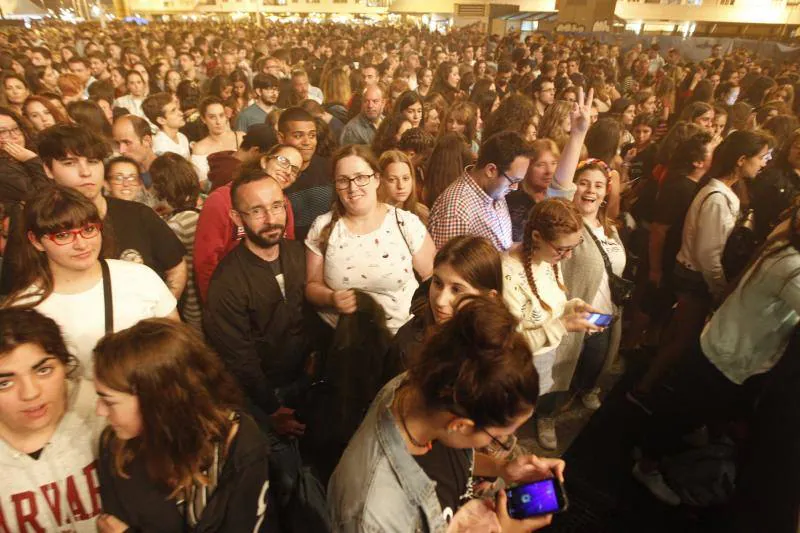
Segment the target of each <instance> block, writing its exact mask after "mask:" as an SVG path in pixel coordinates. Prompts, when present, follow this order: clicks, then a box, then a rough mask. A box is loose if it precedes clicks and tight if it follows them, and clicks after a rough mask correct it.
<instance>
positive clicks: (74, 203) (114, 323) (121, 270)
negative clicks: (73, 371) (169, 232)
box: [6, 185, 178, 375]
mask: <svg viewBox="0 0 800 533" xmlns="http://www.w3.org/2000/svg"><path fill="white" fill-rule="evenodd" d="M23 219H24V232H25V234H26V235H27V240H26V241H25V242H24V244H23V245H22V247H21V249H20V251H19V256H18V257H17V259H18V260H19V265H18V267H17V270H16V272H19V273H20V276H18V277H17V278H16V279H14V285H13V287H12V293H11V295H10V296H9V297H8V300H7V301H6V305H7V306H14V307H24V308H34V309H36V310H37V311H39V312H41V313H42V314H43V315H45V316H48V317H50V318H52V319H53V320H55V321H56V323H57V324H58V325H59V326H60V327H61V330H62V332H63V333H64V338H65V339H66V341H67V344H68V346H69V347H70V351H71V352H72V353H73V354H75V356H76V357H77V358H78V360H79V361H80V362H81V366H82V371H81V372H82V374H83V375H88V372H90V371H91V365H90V360H91V355H92V349H94V346H95V344H97V341H98V340H99V339H100V338H101V337H102V336H103V335H104V334H105V333H107V332H109V331H115V330H122V329H125V328H128V327H130V326H132V325H134V324H135V323H137V322H138V321H139V320H142V319H144V318H150V317H156V316H160V317H170V318H174V319H176V320H177V319H178V313H177V311H176V309H175V305H176V302H175V297H174V296H172V293H171V292H169V289H168V288H167V286H166V285H165V284H164V282H163V281H162V280H161V278H159V277H158V275H157V274H156V273H155V272H153V271H152V270H151V269H150V268H148V267H146V266H144V265H140V264H138V263H132V262H128V261H119V260H113V259H108V260H104V261H101V260H100V259H99V257H100V251H101V248H102V244H103V237H102V235H101V232H102V222H101V220H100V216H99V215H98V214H97V208H96V207H95V206H94V204H93V203H92V202H91V201H90V200H88V199H86V197H84V196H83V195H82V194H81V193H79V192H77V191H75V190H73V189H67V188H66V187H61V186H56V185H52V186H49V187H46V188H44V189H42V190H41V191H39V192H38V193H36V194H35V195H34V196H33V197H32V198H31V199H30V200H28V202H27V203H26V205H25V210H24V215H23ZM106 269H107V270H106Z"/></svg>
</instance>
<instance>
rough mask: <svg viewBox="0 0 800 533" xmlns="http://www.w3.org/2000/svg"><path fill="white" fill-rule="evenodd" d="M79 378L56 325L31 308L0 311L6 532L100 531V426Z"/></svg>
mask: <svg viewBox="0 0 800 533" xmlns="http://www.w3.org/2000/svg"><path fill="white" fill-rule="evenodd" d="M78 374H80V371H79V368H78V361H77V360H76V359H75V357H73V356H72V355H71V354H70V353H69V351H68V350H67V347H66V345H65V344H64V339H63V338H62V337H61V332H60V331H59V328H58V324H56V323H55V322H54V321H53V320H52V319H50V318H47V317H45V316H44V315H42V314H40V313H38V312H37V311H34V310H32V309H13V308H11V309H0V376H2V377H0V391H2V401H0V464H1V465H2V466H0V475H2V476H3V483H2V484H1V485H0V509H3V510H4V515H3V517H4V518H3V529H4V530H6V531H33V530H36V531H65V530H69V531H77V532H80V533H93V532H95V531H97V527H96V526H95V522H96V519H97V516H98V515H99V514H100V491H99V490H98V489H99V487H98V485H97V480H96V475H97V469H96V468H97V467H96V456H95V450H96V448H97V440H98V437H99V435H100V431H102V428H103V427H104V426H105V422H104V421H103V420H102V419H101V418H100V417H98V416H96V415H95V412H94V411H95V406H94V403H95V394H94V388H93V387H92V384H91V383H90V382H88V381H86V380H82V379H79V378H78V377H77V376H78ZM42 487H44V489H43V488H42ZM49 487H53V488H54V490H53V491H50V490H46V489H48V488H49ZM59 487H62V490H58V489H59ZM15 509H16V512H14V510H15ZM23 509H27V510H28V512H25V511H24V510H23ZM65 528H68V529H65Z"/></svg>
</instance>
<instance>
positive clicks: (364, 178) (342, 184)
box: [333, 174, 375, 191]
mask: <svg viewBox="0 0 800 533" xmlns="http://www.w3.org/2000/svg"><path fill="white" fill-rule="evenodd" d="M373 176H375V174H358V175H356V176H353V177H352V178H348V177H347V176H339V177H338V178H336V179H335V180H333V183H334V186H335V187H336V190H338V191H344V190H346V189H349V188H350V184H351V183H355V184H356V186H357V187H364V186H365V185H366V184H367V183H369V180H371V179H372V177H373Z"/></svg>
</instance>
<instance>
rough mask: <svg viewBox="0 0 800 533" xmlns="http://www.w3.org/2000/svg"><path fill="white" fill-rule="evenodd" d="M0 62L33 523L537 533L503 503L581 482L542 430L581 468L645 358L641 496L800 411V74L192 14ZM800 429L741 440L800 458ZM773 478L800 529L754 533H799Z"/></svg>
mask: <svg viewBox="0 0 800 533" xmlns="http://www.w3.org/2000/svg"><path fill="white" fill-rule="evenodd" d="M0 69H1V70H2V73H1V74H2V77H1V78H0V103H1V104H2V105H0V228H2V235H0V259H1V260H2V262H0V278H1V279H0V281H1V283H0V295H3V296H2V300H0V302H1V303H0V474H2V477H3V479H4V483H3V486H2V488H0V525H2V527H0V529H2V530H4V531H12V532H17V531H19V532H24V531H100V532H102V533H112V532H123V531H146V532H177V531H198V532H199V531H226V532H234V531H251V530H252V531H285V532H301V531H302V532H317V531H323V532H327V531H336V532H339V531H341V532H368V531H381V532H389V531H396V532H403V533H405V532H409V531H431V532H448V533H453V532H495V531H497V532H499V531H502V532H517V531H534V530H538V529H540V528H542V527H546V526H547V524H549V523H550V521H551V520H552V515H546V516H541V517H533V518H526V519H515V518H511V517H510V516H509V513H508V510H507V502H506V494H505V491H504V490H502V487H503V486H504V485H505V486H508V485H513V484H520V483H526V482H529V481H533V480H539V479H542V478H557V479H558V480H560V481H563V479H564V470H565V463H564V462H563V461H562V460H560V459H557V458H545V457H539V456H537V455H532V454H531V453H530V451H529V450H525V448H524V447H522V446H520V445H519V442H518V439H517V438H516V433H517V432H518V430H519V429H520V428H521V427H522V426H523V425H525V424H530V425H531V428H532V429H533V430H534V431H535V434H536V435H537V440H538V443H539V445H540V447H541V448H543V449H544V450H549V451H552V452H555V451H557V450H563V445H562V446H560V445H559V431H558V427H557V424H556V420H557V415H558V413H560V412H563V411H564V410H567V409H576V408H579V407H578V406H579V405H580V406H583V407H581V408H583V409H587V410H592V411H594V410H597V409H599V408H600V407H601V406H602V404H603V397H604V395H605V393H606V392H607V391H603V390H601V386H600V384H601V383H603V382H604V381H603V379H602V378H603V377H604V376H606V375H607V374H608V373H609V371H610V369H611V368H612V367H618V366H620V364H622V363H624V362H625V361H626V360H627V358H626V355H627V354H642V353H647V354H650V355H649V357H648V359H647V366H646V369H645V371H644V372H643V373H642V374H641V375H639V376H638V377H637V380H636V384H635V386H634V387H633V388H631V389H630V390H629V391H626V393H627V394H626V400H625V401H626V402H628V404H629V405H630V406H631V408H632V409H634V410H636V412H637V413H638V414H639V415H641V418H640V420H641V423H640V424H634V426H635V427H631V428H630V430H631V435H632V437H633V440H634V441H635V442H636V443H637V444H638V447H637V449H638V455H637V457H638V459H637V461H636V463H635V466H634V468H633V472H632V475H633V477H634V478H635V479H636V480H637V481H639V482H640V483H641V484H642V485H643V486H644V487H645V488H646V489H647V490H648V491H649V492H651V493H652V495H653V496H654V497H655V498H657V499H658V500H661V501H662V502H664V503H665V504H668V505H678V504H680V503H682V500H683V503H687V502H686V501H685V500H686V498H685V497H684V496H683V494H684V492H682V491H681V490H680V487H678V486H676V484H675V482H674V480H670V479H667V478H666V477H665V476H664V475H662V463H663V460H664V459H665V458H667V457H669V454H670V453H672V450H673V448H672V447H671V446H670V445H671V444H672V443H673V442H674V441H679V440H681V439H682V438H684V437H685V436H686V435H689V436H696V435H697V434H698V432H700V433H703V431H704V432H705V434H707V435H709V434H710V435H711V437H710V438H727V436H726V435H727V431H726V430H727V429H728V428H729V427H730V423H732V422H736V423H739V424H751V425H753V426H754V427H756V426H755V424H756V423H758V422H763V420H765V418H764V415H763V411H759V412H760V413H761V414H760V415H758V416H756V415H753V414H752V413H753V412H754V410H755V409H756V406H759V409H763V405H776V404H777V405H780V401H779V400H775V394H776V392H775V391H779V390H784V389H785V390H787V391H789V390H791V386H792V384H794V385H797V384H800V383H798V381H797V379H798V378H797V376H798V375H800V373H798V372H797V371H796V370H794V369H793V368H792V367H791V366H789V368H788V369H787V365H791V361H790V359H791V358H784V357H783V356H784V355H785V354H787V353H789V352H790V351H791V350H792V349H793V348H790V347H789V346H790V342H791V341H792V338H793V336H796V335H797V331H798V322H800V315H798V313H800V216H799V215H798V206H800V129H799V127H800V123H798V118H797V110H798V106H799V105H800V102H798V101H796V100H795V90H796V89H798V88H800V71H798V64H797V63H796V62H791V61H785V62H778V61H773V60H767V59H762V58H759V57H756V56H755V55H754V54H752V53H751V52H749V51H747V50H744V49H741V50H740V49H729V50H725V51H723V50H722V48H721V46H720V45H715V46H714V47H713V48H711V49H710V56H709V57H707V58H705V59H703V60H701V61H689V60H687V59H686V58H683V57H681V55H680V53H679V52H678V51H677V50H674V49H670V50H667V51H662V50H660V49H659V47H658V45H657V44H651V45H648V44H646V43H643V42H639V43H637V44H635V45H633V46H632V47H630V48H622V47H621V46H620V45H618V44H614V43H613V42H607V41H603V40H599V39H597V36H593V35H587V36H581V37H574V36H565V35H556V36H549V37H548V36H543V35H531V36H527V37H525V38H524V39H521V38H520V36H519V35H515V34H511V35H508V36H505V37H500V36H497V35H486V34H485V33H484V32H482V31H481V30H480V29H479V28H478V27H467V28H456V29H452V30H450V31H449V32H447V33H432V32H428V31H427V30H423V29H419V28H416V27H412V26H394V27H390V26H383V25H374V26H345V25H335V24H320V25H314V26H312V25H293V24H272V23H267V24H266V25H256V24H251V23H239V24H231V23H216V22H214V23H212V22H191V23H188V22H187V23H179V22H171V23H151V24H149V25H146V26H131V25H125V24H122V23H119V24H111V25H109V26H108V27H106V28H100V27H97V26H89V25H86V26H58V25H52V26H47V25H42V26H39V27H35V28H33V29H29V30H23V29H19V30H10V31H7V32H2V33H0ZM623 311H624V314H623ZM604 317H605V318H608V322H602V319H603V318H604ZM598 319H600V321H598ZM792 346H794V345H792ZM794 349H796V348H794ZM795 355H796V353H795ZM776 379H777V380H783V381H782V382H783V383H788V386H786V387H784V389H781V388H778V387H768V384H770V383H773V382H775V380H776ZM792 380H794V381H792ZM767 391H769V392H771V394H772V401H773V403H772V404H770V403H769V402H768V401H767V399H769V397H766V399H765V394H766V392H767ZM762 400H763V401H762ZM760 401H761V403H759V402H760ZM787 413H788V411H785V410H780V409H773V410H771V411H770V412H769V414H770V416H771V417H772V418H770V420H771V421H772V423H771V424H769V425H765V424H763V423H761V425H760V426H758V427H759V429H758V431H757V432H753V433H751V434H750V436H748V438H744V437H741V435H740V437H741V438H740V439H739V440H740V441H742V442H740V444H741V445H742V449H743V450H744V449H762V450H763V449H764V448H765V447H766V449H769V450H770V451H771V452H772V451H774V452H775V453H776V454H778V457H772V458H771V459H770V461H771V462H774V461H775V460H776V459H777V460H779V461H782V462H783V463H782V464H784V465H795V466H797V465H798V456H797V453H796V445H792V446H794V447H792V446H784V447H781V446H777V445H774V444H775V443H776V442H785V439H786V438H789V439H794V440H792V442H794V443H796V442H797V434H796V432H795V433H793V434H790V435H789V436H788V437H787V436H786V435H785V434H784V435H782V434H781V431H782V430H781V427H782V425H783V424H787V425H788V424H790V423H791V422H790V421H791V419H789V418H781V417H783V416H784V415H785V416H786V417H788V416H790V414H787ZM795 418H796V417H795ZM529 420H530V422H529ZM792 425H793V426H796V421H795V423H792ZM740 434H741V432H740ZM695 440H696V439H695ZM781 454H782V455H781ZM763 460H764V456H763V454H761V455H757V454H748V453H744V452H743V453H741V454H740V465H739V466H740V467H741V470H742V472H743V477H742V479H743V480H742V482H741V483H737V485H736V489H735V491H734V490H733V489H731V491H730V494H728V495H727V496H729V497H730V498H731V499H733V498H742V497H745V496H743V495H746V497H748V498H750V500H751V501H752V500H753V499H755V500H758V499H759V498H762V499H763V500H764V501H765V502H766V501H768V502H769V503H768V504H767V503H764V505H769V506H770V507H758V508H760V509H765V508H768V509H770V512H769V513H766V514H769V515H770V516H769V518H768V519H767V520H769V523H771V524H780V525H781V526H780V528H778V526H775V528H773V529H771V528H766V529H765V528H759V527H755V529H753V527H754V526H753V524H752V523H748V522H747V521H745V520H743V521H741V522H739V524H738V525H739V527H742V530H741V531H743V532H744V531H775V532H779V531H780V532H782V531H787V532H788V531H796V528H797V519H798V512H797V505H798V497H797V495H798V494H800V490H799V489H800V477H798V472H800V468H790V467H788V466H787V467H786V470H785V472H788V474H786V476H785V479H784V480H783V484H782V485H776V487H783V488H786V487H789V488H790V489H791V490H781V491H780V497H779V498H771V496H772V495H773V494H772V492H773V491H770V490H754V489H753V487H754V486H757V484H758V483H759V480H760V478H759V476H758V475H757V474H753V472H754V471H756V472H758V471H763V469H760V468H759V465H760V463H759V462H758V461H763ZM628 474H629V473H628ZM745 474H746V475H745ZM621 475H622V474H621ZM768 497H769V499H768ZM752 505H755V504H749V506H750V507H752ZM741 507H742V508H746V507H748V505H744V506H741ZM761 519H763V516H762V517H761ZM759 525H761V526H763V525H764V522H761V523H760V524H759ZM792 527H793V528H794V529H791V528H792Z"/></svg>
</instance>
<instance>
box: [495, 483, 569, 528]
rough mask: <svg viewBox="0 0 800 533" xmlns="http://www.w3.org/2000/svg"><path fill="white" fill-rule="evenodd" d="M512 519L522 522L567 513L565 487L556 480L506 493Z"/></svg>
mask: <svg viewBox="0 0 800 533" xmlns="http://www.w3.org/2000/svg"><path fill="white" fill-rule="evenodd" d="M505 496H506V500H507V503H506V508H507V510H508V516H509V517H510V518H513V519H516V520H521V519H525V518H531V517H541V516H545V515H551V514H553V513H560V512H562V511H565V510H566V509H567V507H568V505H569V503H568V501H567V495H566V493H565V492H564V487H563V485H561V482H560V481H559V480H558V479H556V478H548V479H542V480H539V481H534V482H533V483H527V484H525V485H518V486H516V487H513V488H511V489H508V490H506V491H505Z"/></svg>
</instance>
